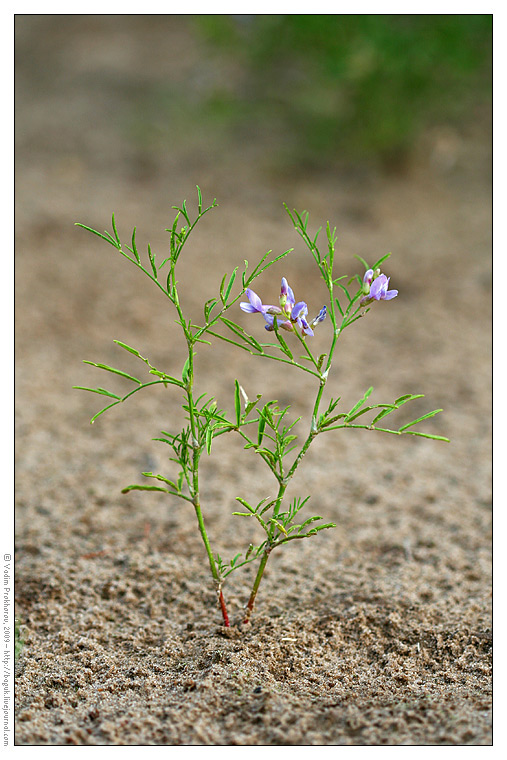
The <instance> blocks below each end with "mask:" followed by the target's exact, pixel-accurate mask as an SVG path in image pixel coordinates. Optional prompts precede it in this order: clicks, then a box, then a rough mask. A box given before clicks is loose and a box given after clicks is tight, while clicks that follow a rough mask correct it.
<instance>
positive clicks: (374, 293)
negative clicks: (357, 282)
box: [361, 269, 398, 306]
mask: <svg viewBox="0 0 507 760" xmlns="http://www.w3.org/2000/svg"><path fill="white" fill-rule="evenodd" d="M370 273H371V275H370ZM367 275H368V277H367ZM370 276H373V273H372V270H371V269H368V271H367V272H366V273H365V275H364V279H363V282H364V283H365V285H367V286H369V292H368V293H367V295H365V296H363V298H361V305H362V306H363V305H365V304H368V303H371V301H390V300H391V298H396V296H397V295H398V291H397V290H388V289H387V288H388V287H389V280H390V279H391V278H390V277H386V276H385V274H379V276H378V277H375V279H374V280H370V282H371V284H370V282H368V279H369V278H370Z"/></svg>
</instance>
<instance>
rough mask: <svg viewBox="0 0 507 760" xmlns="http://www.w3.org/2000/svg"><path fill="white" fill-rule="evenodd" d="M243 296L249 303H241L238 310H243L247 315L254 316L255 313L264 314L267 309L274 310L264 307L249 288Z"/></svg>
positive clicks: (271, 307)
mask: <svg viewBox="0 0 507 760" xmlns="http://www.w3.org/2000/svg"><path fill="white" fill-rule="evenodd" d="M245 295H246V297H247V298H248V300H249V301H250V303H246V302H245V301H243V302H242V303H240V305H239V308H240V309H243V311H246V312H247V313H248V314H255V313H256V312H259V314H265V313H266V311H267V310H268V309H273V308H275V307H274V306H266V305H265V304H263V303H262V301H261V299H260V298H259V296H258V295H257V293H254V292H253V290H250V288H247V289H246V290H245Z"/></svg>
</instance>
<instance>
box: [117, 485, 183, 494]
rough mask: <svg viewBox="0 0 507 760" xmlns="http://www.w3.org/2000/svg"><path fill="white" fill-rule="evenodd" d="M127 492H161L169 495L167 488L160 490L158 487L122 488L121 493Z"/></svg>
mask: <svg viewBox="0 0 507 760" xmlns="http://www.w3.org/2000/svg"><path fill="white" fill-rule="evenodd" d="M129 491H162V493H171V491H169V489H167V488H161V487H160V486H141V485H132V486H126V488H122V490H121V492H122V493H128V492H129Z"/></svg>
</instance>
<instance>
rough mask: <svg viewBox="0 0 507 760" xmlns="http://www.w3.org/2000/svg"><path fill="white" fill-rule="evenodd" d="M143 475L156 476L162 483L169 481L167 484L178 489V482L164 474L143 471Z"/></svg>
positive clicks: (147, 476) (146, 476)
mask: <svg viewBox="0 0 507 760" xmlns="http://www.w3.org/2000/svg"><path fill="white" fill-rule="evenodd" d="M154 440H155V439H154ZM159 440H160V439H159ZM141 475H144V477H145V478H154V479H155V480H160V481H162V483H167V485H169V486H171V488H174V490H175V491H177V490H178V487H177V485H176V483H175V482H174V481H173V480H169V479H168V478H165V477H164V476H163V475H154V474H153V473H152V472H142V473H141Z"/></svg>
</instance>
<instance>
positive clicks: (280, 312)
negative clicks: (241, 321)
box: [240, 277, 326, 336]
mask: <svg viewBox="0 0 507 760" xmlns="http://www.w3.org/2000/svg"><path fill="white" fill-rule="evenodd" d="M245 293H246V295H247V298H248V301H249V303H246V302H242V303H240V308H241V309H242V310H243V311H246V312H247V313H248V314H255V313H259V314H262V316H263V317H264V319H265V320H266V323H267V324H266V325H265V329H266V330H269V331H272V330H274V329H275V319H276V326H277V327H281V328H282V329H284V330H289V331H291V330H293V329H294V327H295V326H296V327H299V329H300V330H301V334H302V335H310V336H311V335H313V330H312V327H314V326H315V325H316V324H318V323H319V322H322V321H323V320H324V319H325V318H326V307H325V306H323V307H322V309H321V310H320V312H319V313H318V315H317V316H316V317H315V319H314V320H313V321H312V323H311V326H310V325H309V324H308V320H307V318H306V317H307V315H308V306H307V305H306V303H305V302H304V301H298V303H296V298H295V296H294V291H293V290H292V288H291V287H290V285H289V283H288V282H287V280H286V279H285V277H282V287H281V290H280V306H267V305H266V304H263V303H262V301H261V299H260V298H259V296H258V295H257V294H256V293H254V292H253V290H250V288H247V290H246V291H245ZM282 320H283V321H282Z"/></svg>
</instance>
